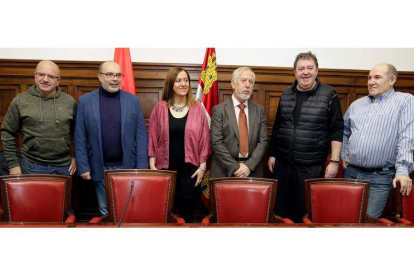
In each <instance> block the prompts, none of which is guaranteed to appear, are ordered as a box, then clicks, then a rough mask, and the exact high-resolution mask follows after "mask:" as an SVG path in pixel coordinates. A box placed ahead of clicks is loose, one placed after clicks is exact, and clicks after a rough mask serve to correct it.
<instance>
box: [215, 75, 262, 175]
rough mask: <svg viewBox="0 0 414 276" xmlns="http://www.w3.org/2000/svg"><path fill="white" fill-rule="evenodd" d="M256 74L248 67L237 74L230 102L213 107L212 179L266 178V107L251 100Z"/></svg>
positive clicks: (233, 81)
mask: <svg viewBox="0 0 414 276" xmlns="http://www.w3.org/2000/svg"><path fill="white" fill-rule="evenodd" d="M254 81H255V74H254V72H253V71H252V69H250V68H248V67H241V68H238V69H236V70H234V72H233V76H232V80H231V86H232V88H233V95H232V97H231V98H230V99H227V100H225V101H223V102H222V103H221V104H219V105H216V106H215V107H213V115H212V119H211V143H212V146H213V151H214V152H213V158H212V165H211V172H210V177H211V178H215V177H230V176H236V177H248V176H250V177H263V165H262V158H263V155H264V152H265V150H266V145H267V125H266V114H265V111H264V108H263V106H261V105H259V104H257V103H255V102H253V101H252V100H249V99H250V97H251V95H252V93H253V87H254Z"/></svg>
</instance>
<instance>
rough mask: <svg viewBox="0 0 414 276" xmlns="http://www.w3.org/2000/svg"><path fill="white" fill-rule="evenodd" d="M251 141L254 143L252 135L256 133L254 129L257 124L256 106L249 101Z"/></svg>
mask: <svg viewBox="0 0 414 276" xmlns="http://www.w3.org/2000/svg"><path fill="white" fill-rule="evenodd" d="M248 112H249V141H252V135H253V133H254V131H253V128H254V126H255V123H256V104H255V103H254V102H253V101H249V108H248Z"/></svg>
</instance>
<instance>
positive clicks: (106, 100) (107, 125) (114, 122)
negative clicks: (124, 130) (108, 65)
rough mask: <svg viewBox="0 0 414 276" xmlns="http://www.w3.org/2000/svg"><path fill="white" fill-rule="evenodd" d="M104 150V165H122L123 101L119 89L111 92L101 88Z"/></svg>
mask: <svg viewBox="0 0 414 276" xmlns="http://www.w3.org/2000/svg"><path fill="white" fill-rule="evenodd" d="M99 111H100V116H101V133H102V152H103V161H104V166H117V165H122V157H123V153H122V143H121V101H120V97H119V91H118V92H115V93H111V92H108V91H106V90H105V89H104V88H103V87H102V86H101V87H100V88H99Z"/></svg>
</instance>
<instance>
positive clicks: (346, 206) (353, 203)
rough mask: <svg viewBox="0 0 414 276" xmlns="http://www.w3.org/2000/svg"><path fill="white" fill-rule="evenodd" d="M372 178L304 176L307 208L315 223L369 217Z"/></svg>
mask: <svg viewBox="0 0 414 276" xmlns="http://www.w3.org/2000/svg"><path fill="white" fill-rule="evenodd" d="M369 186H370V182H369V181H367V180H356V179H344V178H318V179H308V180H305V197H306V210H307V213H308V216H309V218H310V220H311V221H312V222H314V223H363V222H366V221H367V207H368V196H369Z"/></svg>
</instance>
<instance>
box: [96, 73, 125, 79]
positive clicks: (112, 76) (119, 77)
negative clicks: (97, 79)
mask: <svg viewBox="0 0 414 276" xmlns="http://www.w3.org/2000/svg"><path fill="white" fill-rule="evenodd" d="M99 74H102V75H105V76H106V77H107V78H108V79H113V78H114V77H117V78H118V79H122V77H123V76H124V75H123V74H121V73H118V74H114V73H102V72H99Z"/></svg>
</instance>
